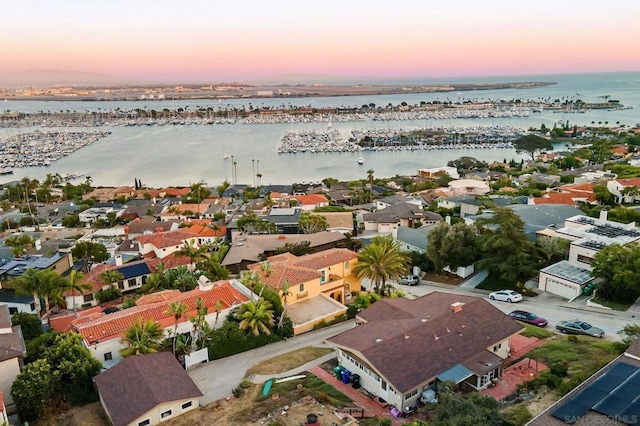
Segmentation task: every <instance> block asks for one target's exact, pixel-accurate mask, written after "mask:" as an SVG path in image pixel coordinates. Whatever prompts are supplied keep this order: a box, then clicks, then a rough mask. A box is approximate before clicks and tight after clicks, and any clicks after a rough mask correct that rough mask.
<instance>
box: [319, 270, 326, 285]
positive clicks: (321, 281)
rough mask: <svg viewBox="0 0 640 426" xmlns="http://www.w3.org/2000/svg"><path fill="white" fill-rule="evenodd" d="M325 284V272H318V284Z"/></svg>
mask: <svg viewBox="0 0 640 426" xmlns="http://www.w3.org/2000/svg"><path fill="white" fill-rule="evenodd" d="M326 282H327V271H325V270H324V269H323V270H322V271H320V284H324V283H326Z"/></svg>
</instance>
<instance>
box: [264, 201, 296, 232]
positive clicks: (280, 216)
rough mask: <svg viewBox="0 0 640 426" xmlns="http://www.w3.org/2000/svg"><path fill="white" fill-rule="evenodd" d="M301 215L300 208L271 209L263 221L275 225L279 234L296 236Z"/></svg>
mask: <svg viewBox="0 0 640 426" xmlns="http://www.w3.org/2000/svg"><path fill="white" fill-rule="evenodd" d="M301 215H302V209H301V208H300V207H292V208H284V209H279V208H272V209H271V210H269V214H268V215H267V216H265V217H264V219H266V220H268V221H269V222H272V223H273V224H275V225H276V228H277V229H278V232H279V233H280V234H297V233H298V231H299V229H298V221H299V220H300V216H301Z"/></svg>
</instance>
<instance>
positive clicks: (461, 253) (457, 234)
mask: <svg viewBox="0 0 640 426" xmlns="http://www.w3.org/2000/svg"><path fill="white" fill-rule="evenodd" d="M427 240H428V245H427V257H428V258H429V259H430V260H431V261H432V262H433V265H434V267H435V269H436V271H437V272H440V271H442V269H443V268H444V267H446V266H448V267H449V269H451V270H452V271H454V272H455V270H456V269H458V267H460V266H468V265H471V264H472V263H473V262H475V261H476V260H477V259H478V251H479V250H478V238H477V230H476V227H475V226H473V225H466V224H465V223H464V222H458V223H455V224H454V225H451V226H449V225H447V224H446V223H445V222H440V223H439V224H438V225H436V227H435V228H434V229H432V230H431V231H430V232H429V234H428V235H427Z"/></svg>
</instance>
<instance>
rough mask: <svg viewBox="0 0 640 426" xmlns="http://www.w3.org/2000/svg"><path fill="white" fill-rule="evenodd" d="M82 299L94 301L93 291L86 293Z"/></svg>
mask: <svg viewBox="0 0 640 426" xmlns="http://www.w3.org/2000/svg"><path fill="white" fill-rule="evenodd" d="M82 300H84V301H85V302H92V301H93V294H92V293H89V294H85V295H84V297H83V298H82Z"/></svg>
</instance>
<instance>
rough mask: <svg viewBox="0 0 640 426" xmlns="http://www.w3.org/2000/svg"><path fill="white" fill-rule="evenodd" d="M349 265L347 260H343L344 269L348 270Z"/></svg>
mask: <svg viewBox="0 0 640 426" xmlns="http://www.w3.org/2000/svg"><path fill="white" fill-rule="evenodd" d="M349 266H350V265H349V262H344V269H345V270H348V269H349Z"/></svg>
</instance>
